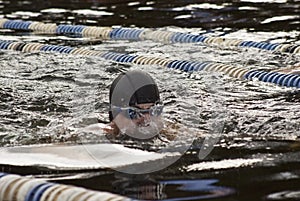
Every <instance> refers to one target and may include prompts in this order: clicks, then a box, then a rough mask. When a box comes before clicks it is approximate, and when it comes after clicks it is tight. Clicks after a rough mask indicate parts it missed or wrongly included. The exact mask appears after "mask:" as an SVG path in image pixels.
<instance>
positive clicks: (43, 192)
mask: <svg viewBox="0 0 300 201" xmlns="http://www.w3.org/2000/svg"><path fill="white" fill-rule="evenodd" d="M1 175H2V176H1ZM0 200H7V201H9V200H13V201H50V200H59V201H83V200H84V201H96V200H103V201H105V200H115V201H123V200H124V201H125V200H126V201H127V200H132V199H130V198H127V197H123V196H120V195H116V194H113V193H109V192H101V191H93V190H88V189H85V188H81V187H75V186H71V185H63V184H56V183H50V182H47V181H45V180H41V179H31V178H26V177H22V176H19V175H14V174H4V173H0Z"/></svg>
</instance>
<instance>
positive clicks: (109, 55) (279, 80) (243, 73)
mask: <svg viewBox="0 0 300 201" xmlns="http://www.w3.org/2000/svg"><path fill="white" fill-rule="evenodd" d="M0 49H3V50H15V51H21V52H37V51H40V52H59V53H66V54H73V55H86V56H98V57H101V58H104V59H106V60H112V61H116V62H120V63H133V64H139V65H158V66H163V67H167V68H171V69H176V70H180V71H184V72H197V71H208V72H219V73H224V74H226V75H228V76H230V77H234V78H238V79H247V80H254V79H257V80H259V81H262V82H269V83H274V84H277V85H280V86H286V87H297V88H300V76H299V75H296V74H284V73H279V72H267V71H260V70H248V69H244V68H240V67H234V66H230V65H227V64H222V63H215V62H197V61H184V60H170V59H161V58H156V57H145V56H138V55H128V54H121V53H115V52H104V51H95V50H88V49H85V48H74V47H67V46H59V45H44V44H41V43H23V42H15V41H2V40H0Z"/></svg>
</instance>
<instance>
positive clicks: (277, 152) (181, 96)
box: [0, 0, 300, 201]
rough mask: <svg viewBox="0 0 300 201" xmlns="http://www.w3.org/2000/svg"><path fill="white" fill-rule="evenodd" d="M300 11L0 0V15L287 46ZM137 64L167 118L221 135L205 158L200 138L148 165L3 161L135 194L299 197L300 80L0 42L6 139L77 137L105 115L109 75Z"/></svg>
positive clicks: (134, 49)
mask: <svg viewBox="0 0 300 201" xmlns="http://www.w3.org/2000/svg"><path fill="white" fill-rule="evenodd" d="M299 13H300V1H296V0H295V1H289V0H273V1H272V0H256V1H255V0H243V1H188V0H185V1H183V0H182V1H179V0H176V1H175V0H174V1H167V0H165V1H121V0H120V1H117V0H110V1H105V0H102V1H100V0H99V1H97V0H86V1H83V0H73V1H63V0H56V1H55V0H50V1H37V0H36V1H30V0H29V1H13V0H11V1H9V0H7V1H0V16H1V17H5V18H8V19H23V20H33V21H42V22H55V23H68V24H84V25H93V26H113V25H118V26H120V25H121V26H125V27H129V26H131V27H133V26H136V27H150V28H158V29H159V30H168V31H177V32H185V33H201V34H206V35H208V36H225V37H231V38H239V39H242V40H253V41H267V42H271V43H287V44H290V43H295V44H299V42H300V38H299V33H300V15H299ZM0 39H1V40H22V41H27V42H40V43H44V44H49V43H51V44H59V45H67V46H74V47H89V48H92V49H95V50H103V51H115V52H121V53H128V54H139V55H145V56H154V57H159V58H168V59H178V60H188V61H214V62H221V63H226V64H229V65H234V66H238V67H244V68H246V69H263V70H271V69H272V70H274V69H281V68H284V67H287V66H291V65H297V64H298V65H299V55H290V54H283V53H272V52H266V51H259V50H255V49H245V48H244V49H242V48H220V47H215V46H206V45H201V44H200V45H199V44H165V43H159V42H153V41H126V40H106V41H99V40H94V39H82V38H76V37H72V36H57V35H38V34H35V33H29V32H24V31H12V30H0ZM132 69H142V70H144V71H146V72H148V73H150V74H151V75H152V76H153V77H154V78H155V80H156V81H157V82H158V85H159V88H160V90H161V96H162V99H163V101H164V103H166V108H165V117H166V118H171V119H177V120H178V121H179V123H180V124H182V125H185V126H188V127H190V128H191V129H195V130H197V131H199V132H204V133H210V134H217V135H218V136H217V138H216V139H217V143H216V144H215V145H214V146H213V150H212V152H211V153H210V154H209V155H208V156H206V157H204V158H200V159H199V158H198V155H197V152H198V151H199V149H200V148H201V143H197V142H195V145H194V146H193V147H192V148H191V150H190V151H189V152H188V153H187V154H186V155H184V156H183V157H182V158H181V159H180V160H179V161H177V162H176V163H175V164H173V165H171V166H170V167H168V168H166V169H163V170H161V171H159V172H155V173H152V174H147V175H125V174H121V173H118V172H115V171H111V170H105V171H104V170H89V171H53V170H48V169H46V168H42V169H41V168H34V167H31V168H20V167H12V166H1V168H2V170H1V171H6V172H12V173H18V174H24V175H27V174H34V175H36V176H37V177H43V178H48V179H50V180H54V181H57V182H59V183H66V184H74V185H77V186H83V187H86V188H89V189H95V190H104V191H110V192H114V193H117V194H122V195H125V196H128V197H131V198H138V199H149V200H155V199H158V200H160V199H165V200H222V201H235V200H240V201H245V200H249V201H253V200H280V201H281V200H300V169H299V168H300V142H299V135H300V130H299V129H300V120H299V117H300V93H299V90H297V89H295V88H285V87H279V86H275V85H272V84H266V83H262V82H259V81H245V80H237V79H234V78H230V77H228V76H226V75H221V74H217V73H209V72H197V73H183V72H179V71H176V70H170V69H166V68H162V67H159V66H150V65H144V66H139V65H136V64H127V65H124V64H119V63H115V62H110V61H106V60H104V59H102V58H97V57H85V56H73V55H63V54H58V53H55V54H54V53H20V52H13V51H1V52H0V144H1V146H2V147H8V146H17V145H27V144H43V143H57V142H74V141H76V137H78V136H76V134H74V128H78V127H84V126H86V125H89V124H93V123H95V122H97V118H99V117H98V116H99V114H105V115H101V116H103V117H101V118H107V116H106V114H107V111H108V98H107V96H108V90H109V86H110V84H111V82H112V80H113V79H114V78H115V77H116V76H117V75H118V73H119V72H121V71H126V70H132ZM219 128H220V129H219ZM219 131H222V132H219ZM189 134H191V133H182V135H189ZM84 137H85V138H86V139H89V140H91V141H92V140H94V138H92V137H90V138H89V136H84ZM74 139H75V140H74ZM199 141H201V139H199Z"/></svg>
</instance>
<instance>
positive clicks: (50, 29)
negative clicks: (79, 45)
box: [0, 18, 300, 54]
mask: <svg viewBox="0 0 300 201" xmlns="http://www.w3.org/2000/svg"><path fill="white" fill-rule="evenodd" d="M0 28H1V29H13V30H26V31H34V32H39V33H48V34H76V35H77V36H82V37H95V38H101V39H114V40H153V41H158V42H168V43H202V44H209V45H218V46H223V47H251V48H257V49H263V50H268V51H273V52H285V53H294V54H298V53H300V45H297V44H278V43H276V44H272V43H267V42H255V41H243V40H239V39H231V38H222V37H208V36H204V35H195V34H188V33H180V32H172V31H161V30H152V29H142V28H113V27H95V26H85V25H66V24H60V25H56V24H54V23H43V22H31V21H22V20H9V19H5V18H2V19H0Z"/></svg>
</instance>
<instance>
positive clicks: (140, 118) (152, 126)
mask: <svg viewBox="0 0 300 201" xmlns="http://www.w3.org/2000/svg"><path fill="white" fill-rule="evenodd" d="M161 113H162V106H157V105H154V104H153V103H144V104H137V105H135V106H134V107H130V108H128V109H126V110H124V111H122V112H120V113H119V114H118V115H117V116H116V117H115V119H114V122H115V123H116V124H117V126H118V128H119V129H120V131H121V132H122V133H126V134H127V135H129V136H131V137H135V138H139V139H148V138H152V137H154V136H155V135H157V134H158V133H159V132H160V130H161V129H162V128H163V122H162V115H161Z"/></svg>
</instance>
